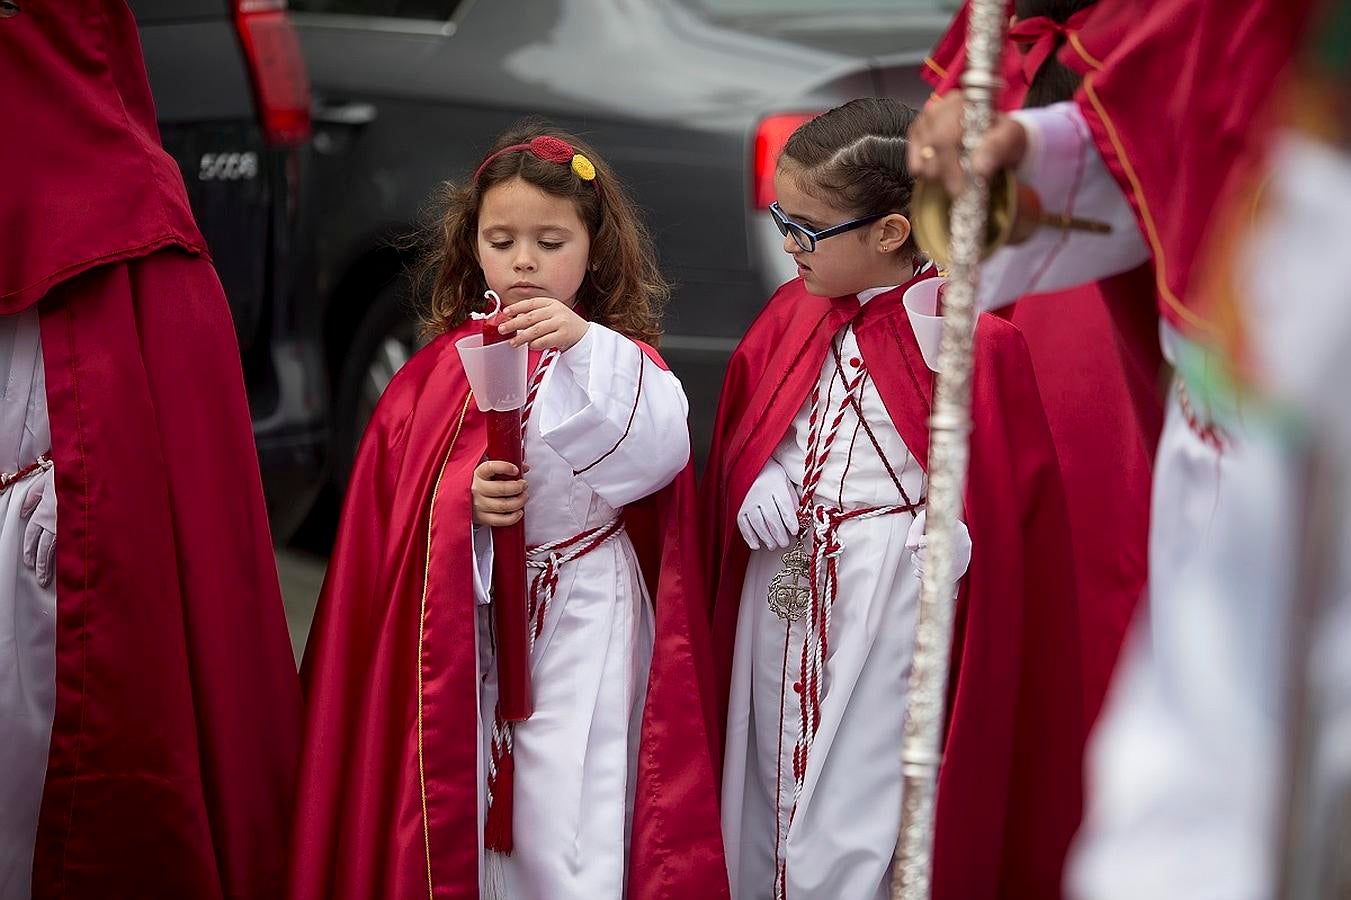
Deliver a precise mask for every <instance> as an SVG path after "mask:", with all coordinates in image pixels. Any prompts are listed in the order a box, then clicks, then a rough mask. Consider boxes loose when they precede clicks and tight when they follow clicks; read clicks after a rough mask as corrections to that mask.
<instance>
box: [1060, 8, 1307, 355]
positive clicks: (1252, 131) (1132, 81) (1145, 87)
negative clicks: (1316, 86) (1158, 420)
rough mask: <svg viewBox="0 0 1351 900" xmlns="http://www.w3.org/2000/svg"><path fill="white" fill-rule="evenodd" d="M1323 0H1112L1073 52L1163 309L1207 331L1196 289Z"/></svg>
mask: <svg viewBox="0 0 1351 900" xmlns="http://www.w3.org/2000/svg"><path fill="white" fill-rule="evenodd" d="M1314 5H1315V3H1314V0H1250V2H1243V3H1235V2H1232V0H1103V2H1102V3H1100V4H1099V6H1100V7H1101V12H1100V14H1098V15H1094V16H1093V17H1092V18H1091V19H1090V20H1089V22H1088V24H1087V25H1086V26H1085V28H1084V30H1083V32H1082V33H1081V35H1080V47H1070V48H1068V49H1069V51H1070V52H1067V53H1062V54H1061V58H1062V60H1064V61H1065V62H1066V63H1067V64H1069V65H1073V66H1075V67H1076V68H1078V70H1079V71H1081V72H1085V73H1086V74H1085V78H1084V84H1083V87H1082V88H1081V90H1080V92H1079V94H1078V96H1077V97H1076V101H1077V102H1078V104H1079V107H1080V109H1081V110H1082V111H1083V114H1084V118H1085V119H1086V120H1087V121H1088V124H1089V127H1090V128H1091V129H1092V132H1093V138H1094V142H1095V143H1096V145H1097V147H1098V152H1099V153H1101V154H1102V157H1103V159H1104V160H1105V161H1106V163H1107V167H1108V169H1109V170H1110V171H1111V172H1112V175H1113V177H1115V178H1116V181H1117V183H1118V184H1119V185H1120V187H1121V190H1122V191H1123V192H1124V193H1125V194H1126V196H1127V197H1128V198H1129V199H1130V201H1131V204H1132V205H1133V207H1134V209H1135V212H1136V216H1137V218H1138V219H1139V222H1140V230H1141V233H1143V234H1144V235H1145V238H1146V239H1147V240H1148V241H1149V244H1150V248H1151V250H1152V252H1153V256H1154V266H1155V271H1156V273H1157V276H1158V277H1157V283H1158V291H1159V295H1160V306H1159V308H1160V311H1161V313H1162V314H1163V316H1164V317H1165V318H1166V319H1167V320H1168V321H1169V322H1171V323H1172V324H1173V325H1174V326H1176V327H1178V328H1180V329H1183V330H1184V331H1186V332H1189V333H1192V334H1194V335H1198V336H1201V337H1206V336H1213V331H1214V325H1213V323H1212V322H1210V321H1209V320H1208V319H1207V318H1206V316H1205V315H1204V314H1203V311H1202V309H1201V305H1202V304H1200V303H1199V302H1198V301H1197V299H1196V298H1195V292H1194V287H1195V285H1194V284H1193V275H1194V274H1195V273H1196V270H1197V269H1198V267H1199V264H1200V262H1201V258H1202V256H1203V251H1204V249H1205V239H1206V236H1207V235H1208V234H1209V233H1210V231H1211V228H1210V226H1211V222H1212V220H1213V219H1214V218H1215V217H1216V215H1217V213H1218V211H1219V210H1221V209H1223V208H1224V207H1225V204H1226V202H1227V201H1229V200H1230V199H1232V195H1233V194H1234V193H1235V192H1236V191H1237V190H1240V189H1241V188H1242V187H1243V185H1244V183H1245V178H1246V176H1247V175H1248V174H1249V173H1251V172H1252V170H1253V169H1254V168H1255V167H1256V166H1257V165H1258V164H1259V163H1260V154H1261V150H1262V148H1263V147H1264V145H1265V143H1266V141H1265V140H1264V138H1265V137H1266V135H1267V134H1268V133H1269V130H1270V127H1271V125H1272V122H1271V120H1270V115H1271V112H1272V110H1271V106H1272V104H1271V103H1270V102H1269V101H1270V99H1271V97H1272V96H1273V92H1274V91H1275V90H1276V89H1277V88H1278V86H1279V84H1280V82H1281V74H1282V73H1283V72H1284V71H1285V69H1286V67H1287V66H1288V65H1289V64H1290V62H1291V60H1292V58H1293V56H1294V53H1295V50H1296V47H1297V45H1298V40H1299V37H1300V35H1301V34H1303V32H1304V29H1305V27H1306V25H1307V22H1308V19H1309V15H1310V13H1311V11H1312V9H1313V7H1314Z"/></svg>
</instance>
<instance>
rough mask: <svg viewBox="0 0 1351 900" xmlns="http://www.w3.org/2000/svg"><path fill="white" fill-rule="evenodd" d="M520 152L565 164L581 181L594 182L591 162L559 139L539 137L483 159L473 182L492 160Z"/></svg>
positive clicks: (513, 145)
mask: <svg viewBox="0 0 1351 900" xmlns="http://www.w3.org/2000/svg"><path fill="white" fill-rule="evenodd" d="M521 150H529V151H530V152H531V153H532V154H534V155H535V157H536V158H537V159H542V160H544V161H545V162H551V163H560V164H567V165H569V166H571V168H572V171H573V172H575V173H576V175H577V177H578V178H580V179H582V180H583V181H595V180H596V167H595V166H594V165H592V164H591V160H589V159H587V158H586V157H585V156H583V155H582V154H580V153H578V152H576V151H575V150H573V149H572V145H571V144H569V143H568V142H567V141H565V140H562V139H561V138H556V137H550V136H548V135H540V136H539V137H537V138H534V139H533V140H531V141H530V142H529V143H527V144H512V145H511V146H510V147H503V148H502V149H501V150H498V151H497V152H496V153H493V154H492V155H490V156H489V157H488V158H487V159H485V160H484V161H483V163H482V165H480V166H479V167H478V169H477V170H476V171H475V172H474V180H475V181H478V178H479V176H480V175H482V174H483V170H484V169H486V168H488V166H489V165H490V164H491V163H492V161H493V160H495V159H497V158H498V157H499V156H501V155H503V154H504V153H517V152H519V151H521Z"/></svg>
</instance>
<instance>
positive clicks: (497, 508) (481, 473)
mask: <svg viewBox="0 0 1351 900" xmlns="http://www.w3.org/2000/svg"><path fill="white" fill-rule="evenodd" d="M521 474H522V473H521V471H520V470H519V469H517V468H516V467H515V466H513V465H512V464H511V463H509V462H502V461H501V460H497V459H490V460H488V461H487V462H482V463H479V466H478V468H477V469H475V470H474V481H473V484H471V485H470V487H469V493H470V494H471V495H472V497H473V500H474V524H475V525H491V526H493V527H494V528H500V527H502V526H504V525H515V524H516V523H517V522H519V521H521V516H523V515H525V479H524V478H521V477H518V476H520V475H521ZM499 475H505V476H507V477H508V478H511V479H513V480H510V481H507V480H503V481H495V480H494V479H495V478H496V477H497V476H499Z"/></svg>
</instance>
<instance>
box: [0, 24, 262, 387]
mask: <svg viewBox="0 0 1351 900" xmlns="http://www.w3.org/2000/svg"><path fill="white" fill-rule="evenodd" d="M19 6H20V9H21V11H20V12H19V13H18V14H17V15H15V16H13V17H10V18H0V84H2V85H4V89H3V90H0V122H4V123H6V124H5V127H6V132H7V136H6V139H5V140H0V173H3V176H4V179H5V183H4V189H3V190H0V234H3V235H4V238H5V239H4V240H3V241H0V315H8V314H10V313H16V312H19V311H21V310H23V309H25V308H26V307H28V306H30V305H31V304H33V303H35V302H36V301H37V300H39V299H40V298H41V297H42V296H43V295H44V294H45V293H46V292H47V291H48V290H49V289H50V288H51V287H52V286H53V285H56V284H59V283H60V282H62V281H64V280H67V279H70V278H73V277H74V276H76V275H78V274H79V273H80V272H82V271H85V270H87V269H89V268H91V267H93V266H98V265H103V264H106V263H109V262H112V261H115V260H124V259H133V258H137V257H141V256H145V255H147V254H148V253H150V252H152V251H153V250H156V249H161V248H164V247H169V246H181V247H187V248H192V249H196V250H202V249H204V246H205V245H204V243H203V241H202V238H201V235H200V234H199V233H198V231H197V226H196V224H195V223H194V222H193V218H192V212H191V210H190V209H189V207H188V199H187V195H186V193H185V191H184V189H183V179H182V176H181V175H180V174H179V171H178V166H177V165H176V164H175V163H174V161H173V160H172V159H171V158H170V157H169V156H168V154H166V153H165V152H164V151H163V149H161V147H160V141H159V130H158V126H157V125H156V122H155V109H154V104H153V102H152V100H151V96H150V85H149V83H148V82H147V80H146V76H145V65H144V63H143V62H142V59H141V44H140V36H139V34H138V32H137V29H136V21H135V19H134V18H133V17H132V14H131V11H130V10H128V9H127V5H126V3H125V2H124V0H62V2H59V3H22V4H19ZM233 367H234V368H236V369H237V368H238V362H237V361H236V362H235V363H234V364H233Z"/></svg>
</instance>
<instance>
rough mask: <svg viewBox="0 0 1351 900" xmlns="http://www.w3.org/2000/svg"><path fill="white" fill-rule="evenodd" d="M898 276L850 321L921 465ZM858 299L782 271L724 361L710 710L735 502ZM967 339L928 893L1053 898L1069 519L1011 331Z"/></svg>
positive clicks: (1060, 827)
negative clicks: (962, 523) (962, 456)
mask: <svg viewBox="0 0 1351 900" xmlns="http://www.w3.org/2000/svg"><path fill="white" fill-rule="evenodd" d="M906 286H908V285H906ZM906 286H903V287H902V288H898V289H896V290H895V291H892V292H890V293H888V294H884V295H882V296H880V297H877V298H875V299H873V300H872V301H871V302H870V303H868V304H867V306H866V307H864V311H863V312H862V313H861V314H860V315H859V317H858V321H857V323H856V325H855V328H856V333H857V336H858V342H859V348H860V349H861V350H862V352H863V355H864V356H865V358H866V359H867V361H868V366H869V368H870V369H871V370H872V371H873V372H876V373H885V374H882V377H879V378H878V379H877V386H878V390H879V391H880V392H881V394H882V400H883V402H884V403H885V405H886V407H887V410H888V412H890V414H891V417H892V421H893V422H894V423H895V425H896V427H897V430H898V431H899V432H900V434H901V437H902V438H903V439H904V440H905V442H906V445H907V446H908V447H909V448H910V451H911V453H913V454H914V456H915V458H916V459H917V460H920V461H921V463H923V462H924V461H925V460H926V459H927V456H928V441H929V430H928V416H929V405H930V397H931V393H932V373H931V372H930V371H929V369H928V367H927V366H925V364H924V361H923V358H922V357H921V356H920V351H919V346H918V344H917V343H916V341H915V338H914V333H913V331H912V329H911V327H910V323H909V320H908V319H907V318H906V315H905V311H904V308H903V307H902V305H901V302H900V301H901V295H902V294H903V293H904V287H906ZM857 312H858V303H857V301H856V300H855V299H854V298H853V297H846V298H840V299H835V300H829V299H825V298H821V297H815V296H813V295H811V294H808V293H807V292H806V290H805V288H803V286H802V283H801V281H800V280H794V281H791V282H789V283H788V284H786V285H784V286H783V287H781V288H779V290H778V291H777V292H776V293H775V295H774V296H773V297H772V298H771V299H770V301H769V303H768V304H767V305H766V307H765V309H764V310H763V312H761V314H760V316H759V317H758V318H757V319H756V320H755V322H754V323H753V324H752V325H751V328H750V330H749V331H748V332H747V333H746V336H745V338H743V339H742V342H741V344H740V346H739V347H738V348H737V350H736V352H735V353H734V354H733V355H732V358H731V361H730V363H729V365H728V371H727V377H726V381H725V382H724V385H723V393H722V399H721V401H720V403H719V407H718V416H717V422H716V426H715V431H714V438H713V446H712V451H711V454H710V457H709V462H708V468H707V470H706V472H705V475H704V485H703V494H702V503H703V509H702V513H703V517H704V524H705V528H706V535H705V537H706V542H707V545H708V548H709V552H710V554H711V556H710V559H711V560H712V563H713V565H712V567H711V572H710V574H711V577H712V579H713V581H712V583H711V584H712V590H713V597H714V608H713V617H714V622H713V631H714V644H715V651H716V653H717V658H718V668H719V673H720V675H721V678H722V681H721V684H720V687H721V696H722V699H723V709H722V711H723V713H724V715H725V713H726V702H727V692H728V689H729V682H730V677H731V663H732V652H733V646H734V642H735V636H736V622H737V614H738V611H739V607H740V600H741V587H742V581H743V579H744V578H745V572H746V562H747V558H748V556H749V551H748V549H747V547H746V544H745V542H744V541H743V540H742V538H741V535H740V532H739V531H738V530H737V527H736V514H737V511H738V510H739V508H740V506H741V501H742V499H743V498H744V497H745V495H746V492H747V490H748V489H749V488H750V485H751V483H752V482H753V481H754V479H755V477H756V476H757V475H758V474H759V473H760V471H761V469H762V468H763V467H764V464H765V462H766V461H767V460H768V459H769V456H770V454H771V453H772V452H773V450H774V448H775V447H776V446H777V445H778V443H779V441H780V440H781V439H782V437H783V435H784V434H785V433H786V432H787V430H788V427H789V425H790V423H791V422H792V420H793V417H794V416H796V415H797V413H798V411H799V410H800V409H801V407H802V404H803V403H804V402H805V401H806V399H807V397H808V394H809V392H810V391H811V389H812V387H813V386H814V385H815V384H816V380H817V377H818V375H819V373H820V371H821V366H822V364H823V362H824V361H825V358H826V353H827V352H828V349H829V346H830V340H831V337H832V336H833V335H834V334H835V333H836V332H838V331H839V329H840V328H841V327H843V326H844V324H845V323H846V322H848V321H849V320H850V319H851V318H852V317H853V316H854V315H855V314H856V313H857ZM976 347H977V355H976V369H975V386H974V396H973V406H972V412H973V417H974V430H973V432H972V438H971V440H972V444H971V471H970V480H969V483H968V488H967V504H966V507H967V508H966V523H967V526H968V528H969V529H970V532H971V541H972V546H973V555H972V562H971V567H970V569H969V571H968V572H967V575H966V578H965V579H964V582H963V587H962V590H961V593H960V595H959V597H958V601H957V604H958V605H957V632H956V635H955V638H954V644H953V670H952V677H951V681H950V685H949V698H950V699H949V703H950V706H949V726H948V734H947V739H946V743H945V749H944V753H945V756H944V762H943V767H942V770H941V773H940V776H939V791H938V831H937V836H936V848H935V893H934V896H935V897H937V898H940V900H943V898H953V900H979V898H987V897H989V898H992V897H997V896H998V897H1018V898H1022V897H1047V896H1056V895H1058V891H1059V884H1060V873H1061V869H1062V867H1063V861H1064V856H1065V852H1066V850H1067V848H1068V844H1069V840H1070V838H1071V836H1072V835H1073V833H1074V830H1075V828H1076V827H1077V825H1078V822H1079V815H1080V806H1081V799H1082V796H1081V795H1082V785H1081V776H1080V770H1081V757H1082V751H1083V739H1084V729H1083V724H1082V721H1081V716H1080V702H1079V697H1080V691H1081V687H1080V676H1079V658H1078V653H1077V652H1075V651H1074V650H1073V649H1071V648H1073V647H1074V646H1075V641H1076V640H1077V633H1078V623H1077V621H1076V613H1075V601H1074V586H1073V580H1072V575H1071V569H1070V555H1071V554H1070V544H1069V540H1070V535H1069V528H1068V525H1067V523H1066V519H1065V506H1064V497H1063V494H1062V490H1061V485H1060V478H1059V473H1058V471H1057V468H1056V460H1055V451H1054V449H1053V448H1052V446H1051V437H1050V433H1049V432H1048V431H1047V427H1046V421H1045V418H1044V417H1043V415H1042V411H1041V401H1040V399H1039V398H1038V396H1037V390H1036V385H1035V383H1034V382H1033V379H1032V373H1031V368H1030V366H1029V362H1028V359H1027V351H1026V348H1025V347H1024V345H1023V342H1022V338H1021V337H1020V336H1019V334H1018V332H1017V329H1015V328H1014V327H1012V326H1011V325H1009V324H1008V323H1007V322H1004V321H1002V320H1000V319H997V318H995V317H992V316H982V317H981V321H980V325H979V327H978V329H977V333H976ZM841 602H847V598H845V599H844V600H842V601H841ZM897 712H898V714H899V712H900V711H899V710H898V711H897ZM897 752H900V748H899V747H898V748H897Z"/></svg>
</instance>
